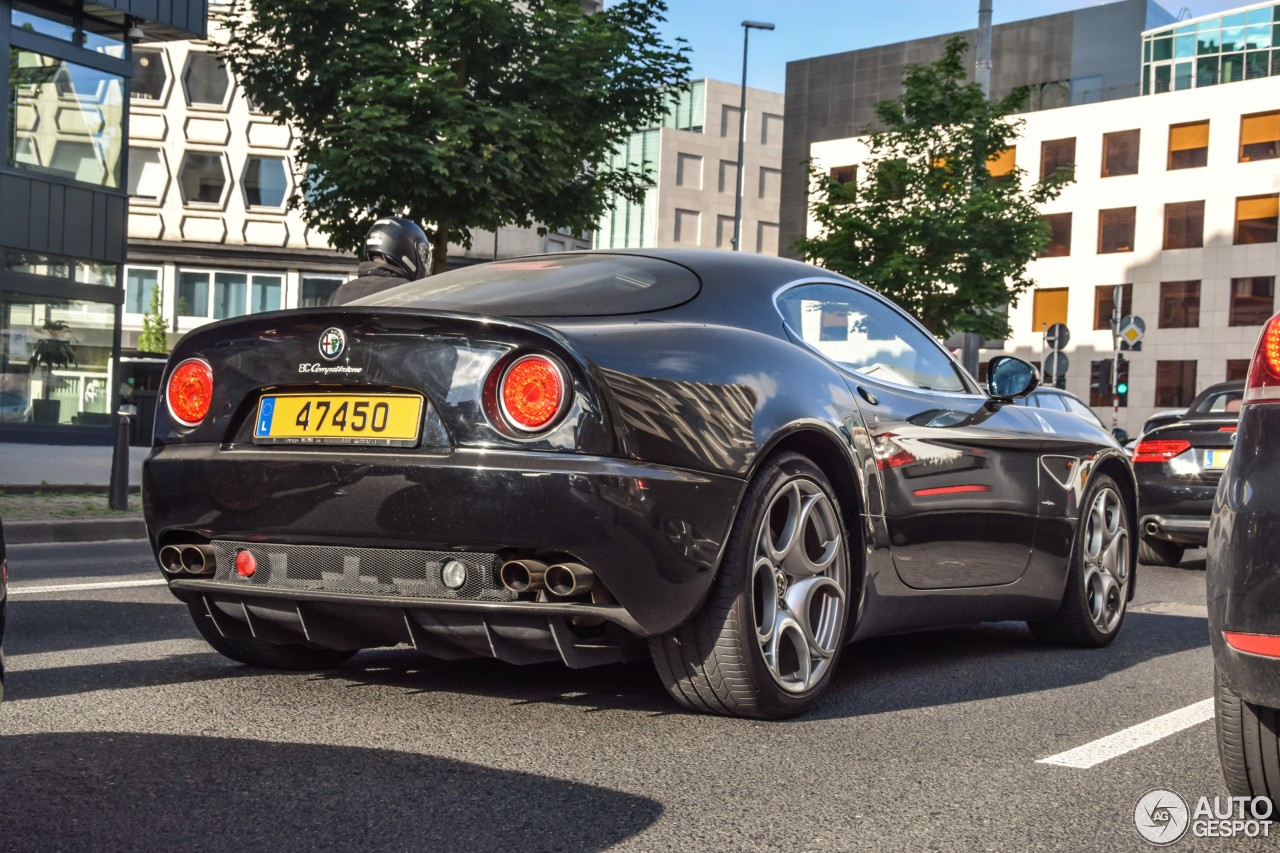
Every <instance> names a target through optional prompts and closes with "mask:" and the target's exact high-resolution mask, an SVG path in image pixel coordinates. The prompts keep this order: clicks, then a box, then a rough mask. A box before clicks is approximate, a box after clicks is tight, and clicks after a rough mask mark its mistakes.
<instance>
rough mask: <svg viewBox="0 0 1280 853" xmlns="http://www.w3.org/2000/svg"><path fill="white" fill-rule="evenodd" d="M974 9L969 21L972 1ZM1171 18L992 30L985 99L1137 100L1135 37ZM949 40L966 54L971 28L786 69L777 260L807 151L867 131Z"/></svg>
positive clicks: (1109, 6)
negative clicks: (1027, 90) (1025, 92)
mask: <svg viewBox="0 0 1280 853" xmlns="http://www.w3.org/2000/svg"><path fill="white" fill-rule="evenodd" d="M974 11H975V14H974V23H975V25H976V24H977V14H976V12H977V10H976V4H975V10H974ZM1173 21H1174V18H1173V16H1172V15H1170V14H1169V13H1168V12H1167V11H1165V10H1164V9H1163V8H1162V7H1161V6H1160V5H1158V4H1157V3H1155V2H1153V0H1118V2H1112V3H1105V4H1102V5H1097V6H1090V7H1088V8H1084V9H1079V10H1077V11H1074V12H1063V13H1061V14H1056V15H1045V16H1043V17H1039V18H1030V19H1028V20H1023V21H1012V22H1010V23H1007V24H1000V25H999V26H996V27H993V28H992V48H991V51H992V72H991V93H992V96H993V97H996V98H1000V97H1003V96H1005V95H1007V94H1009V93H1010V92H1011V91H1013V90H1014V89H1016V88H1018V87H1019V86H1030V87H1031V88H1032V99H1031V105H1030V108H1031V109H1032V110H1048V109H1055V108H1058V107H1065V106H1070V105H1079V104H1088V103H1096V102H1099V101H1108V100H1113V99H1116V98H1128V97H1131V96H1133V95H1137V94H1138V93H1139V84H1138V80H1139V74H1140V71H1141V68H1142V62H1141V57H1142V54H1141V47H1142V32H1143V31H1144V30H1147V29H1150V28H1153V27H1160V26H1163V25H1165V24H1171V23H1173ZM956 35H963V36H965V37H966V38H968V40H969V43H970V54H969V55H970V56H972V55H973V48H972V45H973V42H974V40H975V38H976V31H975V30H968V31H966V32H964V33H947V34H944V35H936V36H929V37H928V38H921V39H912V40H911V41H905V42H898V43H897V44H888V45H882V46H879V47H869V48H864V49H862V50H853V51H849V52H847V53H837V54H832V55H830V56H819V57H814V58H811V59H803V60H799V61H797V62H789V63H787V85H786V120H785V124H784V128H783V142H782V196H781V208H780V212H779V222H780V237H779V239H780V242H781V246H782V253H783V254H784V255H786V256H788V257H797V255H795V253H794V252H792V251H791V249H790V247H791V246H792V245H793V244H794V243H795V241H796V240H797V239H798V238H800V237H801V236H802V235H803V234H804V233H805V227H806V222H807V221H808V190H809V174H808V169H807V166H806V160H807V158H808V157H809V151H810V149H811V147H812V146H814V145H815V144H817V143H820V142H825V141H828V140H834V139H846V138H848V137H852V136H857V135H860V134H863V133H866V132H867V131H869V130H873V129H875V124H876V116H875V105H876V104H877V103H879V102H880V101H884V100H892V99H894V98H897V97H898V96H899V95H901V94H902V74H903V70H904V68H905V66H907V65H909V64H928V63H930V62H933V61H935V60H936V59H938V58H939V57H940V56H941V55H942V48H943V45H944V44H945V43H946V41H947V40H948V39H950V38H952V37H953V36H956Z"/></svg>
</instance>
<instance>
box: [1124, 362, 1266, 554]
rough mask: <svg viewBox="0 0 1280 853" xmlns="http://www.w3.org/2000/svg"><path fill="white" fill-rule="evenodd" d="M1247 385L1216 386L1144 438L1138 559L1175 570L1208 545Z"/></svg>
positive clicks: (1139, 454)
mask: <svg viewBox="0 0 1280 853" xmlns="http://www.w3.org/2000/svg"><path fill="white" fill-rule="evenodd" d="M1243 395H1244V382H1243V381H1240V380H1236V381H1231V382H1221V383H1219V384H1217V385H1211V386H1209V387H1208V388H1206V389H1205V390H1203V391H1201V392H1200V393H1199V394H1198V395H1196V398H1195V400H1193V401H1192V403H1191V406H1190V408H1188V409H1187V411H1186V413H1185V414H1184V415H1182V416H1181V417H1179V418H1177V419H1176V420H1174V421H1173V422H1172V423H1166V424H1163V425H1161V426H1157V427H1155V428H1154V429H1150V430H1148V431H1146V432H1144V433H1143V435H1142V438H1141V439H1140V440H1139V441H1138V444H1137V447H1135V448H1134V451H1133V470H1134V471H1135V472H1137V475H1138V504H1139V506H1140V507H1141V515H1142V517H1141V520H1140V523H1141V525H1142V534H1141V543H1140V545H1139V549H1138V556H1139V558H1140V559H1141V560H1142V562H1144V563H1147V564H1150V565H1155V566H1176V565H1178V563H1180V562H1182V556H1183V554H1184V553H1185V552H1186V550H1187V549H1188V548H1201V547H1203V546H1204V544H1205V543H1206V542H1207V541H1209V513H1210V510H1211V509H1212V508H1213V497H1214V494H1215V493H1216V492H1217V491H1218V481H1219V480H1220V479H1221V478H1222V471H1223V469H1224V468H1226V467H1227V462H1228V461H1229V460H1230V459H1231V453H1232V448H1234V447H1235V443H1236V423H1237V422H1238V421H1239V419H1240V405H1241V397H1242V396H1243Z"/></svg>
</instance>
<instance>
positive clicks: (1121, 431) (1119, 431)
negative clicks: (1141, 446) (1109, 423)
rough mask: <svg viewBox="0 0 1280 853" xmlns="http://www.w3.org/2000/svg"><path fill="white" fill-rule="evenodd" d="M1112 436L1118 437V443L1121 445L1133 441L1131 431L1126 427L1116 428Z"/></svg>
mask: <svg viewBox="0 0 1280 853" xmlns="http://www.w3.org/2000/svg"><path fill="white" fill-rule="evenodd" d="M1111 434H1112V435H1114V436H1115V437H1116V441H1118V442H1120V444H1121V445H1125V444H1128V443H1129V442H1130V441H1131V440H1132V437H1131V436H1130V435H1129V431H1128V430H1127V429H1125V428H1124V427H1116V428H1115V429H1113V430H1111Z"/></svg>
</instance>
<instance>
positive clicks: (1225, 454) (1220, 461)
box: [1204, 450, 1231, 471]
mask: <svg viewBox="0 0 1280 853" xmlns="http://www.w3.org/2000/svg"><path fill="white" fill-rule="evenodd" d="M1230 461H1231V451H1230V450H1206V451H1205V452H1204V467H1206V468H1208V469H1210V470H1211V471H1221V470H1222V469H1223V468H1226V467H1227V463H1228V462H1230Z"/></svg>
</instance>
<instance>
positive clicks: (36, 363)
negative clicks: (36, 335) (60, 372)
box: [27, 320, 80, 400]
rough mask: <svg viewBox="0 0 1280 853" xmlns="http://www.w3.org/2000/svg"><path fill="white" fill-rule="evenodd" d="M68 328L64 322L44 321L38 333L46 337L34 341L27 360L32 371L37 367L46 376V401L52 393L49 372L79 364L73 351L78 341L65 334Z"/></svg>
mask: <svg viewBox="0 0 1280 853" xmlns="http://www.w3.org/2000/svg"><path fill="white" fill-rule="evenodd" d="M70 328H71V327H70V326H68V325H67V323H66V322H65V321H64V320H45V321H44V325H43V326H41V327H40V331H42V332H44V333H45V335H47V337H44V338H41V339H40V340H38V341H36V342H35V344H34V345H33V346H32V347H31V357H30V358H28V359H27V365H28V366H29V367H30V368H31V369H32V370H34V369H35V368H37V367H40V368H43V369H44V371H45V375H46V381H45V383H44V396H45V399H46V400H47V399H48V398H49V394H50V392H51V391H52V388H51V387H50V383H49V382H48V374H49V371H52V370H57V369H61V368H67V367H73V366H75V365H77V364H79V363H80V362H78V361H77V360H76V349H75V345H76V344H77V343H79V341H77V340H76V339H75V338H73V337H71V336H70V335H68V334H67V332H68V331H69V330H70Z"/></svg>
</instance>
